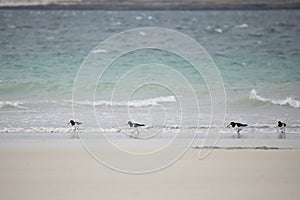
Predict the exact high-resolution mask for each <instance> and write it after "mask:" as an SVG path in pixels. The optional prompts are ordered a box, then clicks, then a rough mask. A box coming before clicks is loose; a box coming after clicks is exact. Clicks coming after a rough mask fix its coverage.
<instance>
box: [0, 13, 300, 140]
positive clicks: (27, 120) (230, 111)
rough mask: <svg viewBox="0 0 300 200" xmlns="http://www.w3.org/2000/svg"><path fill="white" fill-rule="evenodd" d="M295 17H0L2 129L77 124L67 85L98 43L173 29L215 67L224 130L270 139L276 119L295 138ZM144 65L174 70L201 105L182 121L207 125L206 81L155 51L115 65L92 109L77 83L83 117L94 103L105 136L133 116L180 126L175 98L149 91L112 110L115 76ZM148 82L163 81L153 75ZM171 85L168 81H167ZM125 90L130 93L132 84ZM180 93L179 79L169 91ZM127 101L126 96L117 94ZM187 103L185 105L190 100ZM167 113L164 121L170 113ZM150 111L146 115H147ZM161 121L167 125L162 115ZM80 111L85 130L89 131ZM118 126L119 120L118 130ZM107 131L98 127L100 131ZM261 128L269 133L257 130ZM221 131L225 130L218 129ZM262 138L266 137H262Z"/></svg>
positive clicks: (299, 72) (298, 82) (299, 104)
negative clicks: (236, 127) (233, 125)
mask: <svg viewBox="0 0 300 200" xmlns="http://www.w3.org/2000/svg"><path fill="white" fill-rule="evenodd" d="M299 21H300V13H299V11H298V10H276V11H271V10H269V11H193V12H191V11H163V12H159V11H146V12H145V11H143V12H142V11H86V10H85V11H71V10H69V11H64V10H57V11H56V10H49V11H45V10H1V11H0V113H1V115H0V131H1V132H6V131H8V132H18V131H19V132H24V131H25V132H26V131H28V132H51V131H54V132H64V131H68V129H67V126H66V122H67V121H68V120H69V119H70V118H73V113H72V91H73V83H74V80H75V77H76V74H77V72H78V70H79V68H80V65H81V63H82V62H83V60H84V59H85V58H86V56H87V55H88V54H89V53H90V52H91V51H92V49H93V48H94V47H95V46H96V45H98V44H99V42H101V41H103V40H105V39H107V38H109V37H110V36H112V35H113V34H117V33H119V32H122V31H125V30H128V29H132V28H139V27H162V28H169V29H174V30H176V31H179V32H181V33H183V34H186V35H188V36H189V37H191V38H193V39H194V40H196V41H197V42H198V43H200V44H201V45H202V46H203V47H204V48H205V49H206V50H207V52H208V53H209V55H210V56H211V57H212V58H213V60H214V62H215V63H216V65H217V67H218V69H219V71H220V73H221V75H222V78H223V81H224V86H225V91H226V94H227V101H226V103H227V114H226V118H225V122H228V121H231V120H233V121H241V122H245V123H248V124H250V125H252V126H253V128H249V129H248V130H245V131H244V132H245V133H249V134H250V133H259V134H266V133H276V129H274V126H275V124H276V121H277V120H283V121H285V122H286V123H287V124H288V125H289V132H291V133H293V134H294V135H297V133H299V124H300V118H299V116H300V112H299V109H300V90H299V88H300V67H299V65H300V25H299ZM141 63H146V64H147V63H148V64H149V63H162V64H165V65H168V66H172V67H173V68H174V69H175V70H176V71H178V72H180V73H181V74H182V75H183V76H184V77H186V78H187V79H188V81H189V82H190V83H191V85H192V86H193V87H194V88H196V89H195V93H196V95H198V96H200V97H203V98H201V99H202V101H201V102H200V107H201V108H200V109H201V113H200V115H199V118H198V114H197V113H196V114H195V108H193V107H192V106H191V107H189V108H188V109H187V110H188V112H189V113H190V118H188V119H186V120H187V121H197V120H199V121H200V122H199V123H200V125H201V126H204V127H205V126H207V125H208V124H209V116H210V107H209V103H210V99H209V91H208V90H207V87H206V86H205V82H204V81H203V78H202V77H201V76H199V75H198V74H197V73H196V72H195V70H194V69H193V68H192V67H191V66H190V64H189V63H187V62H185V61H184V60H182V59H181V58H179V57H177V56H175V55H172V54H169V53H166V52H161V51H157V50H149V49H148V50H141V51H137V52H131V53H130V54H128V55H126V56H124V57H121V58H120V59H119V60H117V61H116V62H115V63H113V64H112V65H111V67H110V68H109V70H108V71H107V72H106V74H105V76H104V79H103V80H101V81H100V83H101V84H100V85H98V87H97V90H96V97H95V98H96V99H95V100H96V102H91V101H89V100H88V99H85V98H84V97H85V94H86V92H88V91H89V90H93V89H94V88H93V87H91V86H90V85H83V86H82V88H81V91H82V94H81V96H82V101H80V102H75V104H76V105H79V106H80V108H81V109H82V112H83V113H84V111H85V110H87V109H90V107H92V106H93V105H94V104H95V106H96V115H97V116H98V117H99V119H98V120H99V121H100V123H101V124H102V126H103V128H112V127H115V126H116V125H115V123H113V122H112V119H113V118H114V116H112V115H111V112H110V110H111V108H112V107H114V110H115V111H116V112H117V113H118V116H120V117H119V119H118V121H124V123H126V121H127V120H128V119H129V118H133V119H135V120H139V121H142V122H145V123H146V124H149V126H153V127H166V126H167V127H168V126H170V127H172V126H178V125H180V123H179V122H180V110H178V107H179V104H178V99H177V97H176V95H174V94H173V93H172V92H170V91H169V90H167V89H166V88H163V87H158V86H156V85H152V86H151V85H150V86H147V87H144V88H143V89H141V90H137V92H136V93H135V94H134V95H133V96H132V99H130V100H129V101H130V102H129V105H130V106H129V107H130V112H132V113H131V114H132V115H129V114H128V109H127V108H128V107H127V106H128V102H124V101H123V100H120V99H116V100H115V101H114V103H111V102H110V100H111V95H110V91H111V90H112V89H113V88H114V87H115V84H116V82H117V81H118V80H119V79H120V77H121V76H122V75H123V74H124V73H125V72H126V71H128V70H129V69H132V67H134V66H136V65H138V64H141ZM147 75H148V76H150V77H151V76H158V75H160V76H163V74H161V73H160V71H159V70H156V71H150V72H148V74H147ZM165 78H166V79H168V80H169V81H170V82H172V80H173V78H174V77H172V76H166V77H165ZM131 81H132V82H127V84H128V86H127V87H126V88H128V91H130V90H129V89H130V84H132V83H134V81H135V80H132V79H131ZM172 85H175V86H176V87H178V88H180V87H182V88H180V89H181V90H186V89H187V88H185V87H184V86H182V84H181V83H179V82H177V81H176V80H175V79H174V81H173V83H172ZM123 92H124V93H126V92H127V90H125V91H123ZM186 98H189V97H186ZM165 112H168V113H169V114H168V115H166V114H165ZM149 113H150V114H149ZM166 116H167V117H166ZM89 117H90V116H89V115H88V113H86V119H79V120H81V121H86V122H85V123H84V128H85V129H86V130H91V129H90V128H96V127H97V125H95V124H92V123H91V124H89V120H87V119H88V118H89ZM120 123H121V122H120ZM103 124H104V125H103ZM261 127H264V128H265V129H263V130H262V129H261ZM223 131H224V132H231V130H228V129H224V130H223ZM266 137H267V136H266Z"/></svg>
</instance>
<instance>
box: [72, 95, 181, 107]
mask: <svg viewBox="0 0 300 200" xmlns="http://www.w3.org/2000/svg"><path fill="white" fill-rule="evenodd" d="M172 102H176V98H175V97H174V96H162V97H157V98H149V99H141V100H131V101H128V102H125V101H119V102H113V101H104V100H101V101H95V102H92V101H74V102H73V103H74V104H78V105H85V106H126V107H127V106H129V107H148V106H158V105H159V104H160V103H172Z"/></svg>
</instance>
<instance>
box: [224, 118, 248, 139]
mask: <svg viewBox="0 0 300 200" xmlns="http://www.w3.org/2000/svg"><path fill="white" fill-rule="evenodd" d="M246 126H248V124H242V123H238V122H230V123H229V124H228V125H227V127H232V128H234V129H236V131H237V138H239V137H240V131H241V130H242V129H243V127H246Z"/></svg>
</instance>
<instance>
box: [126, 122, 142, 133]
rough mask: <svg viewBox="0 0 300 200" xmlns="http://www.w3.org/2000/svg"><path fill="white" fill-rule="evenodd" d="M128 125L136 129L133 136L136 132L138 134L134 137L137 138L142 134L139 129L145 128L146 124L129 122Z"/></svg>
mask: <svg viewBox="0 0 300 200" xmlns="http://www.w3.org/2000/svg"><path fill="white" fill-rule="evenodd" d="M127 124H128V125H129V127H131V128H135V129H134V131H132V132H131V134H133V133H134V132H137V135H135V136H134V137H137V136H138V135H139V134H140V132H139V130H138V129H137V128H138V127H141V126H145V124H139V123H134V122H131V121H128V123H127Z"/></svg>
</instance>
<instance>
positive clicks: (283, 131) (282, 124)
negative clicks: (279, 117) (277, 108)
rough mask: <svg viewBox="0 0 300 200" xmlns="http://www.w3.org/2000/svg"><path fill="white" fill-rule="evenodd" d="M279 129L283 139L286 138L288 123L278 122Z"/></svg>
mask: <svg viewBox="0 0 300 200" xmlns="http://www.w3.org/2000/svg"><path fill="white" fill-rule="evenodd" d="M277 127H278V128H279V130H280V132H281V134H282V136H283V137H285V127H286V123H284V122H281V121H278V122H277Z"/></svg>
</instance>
